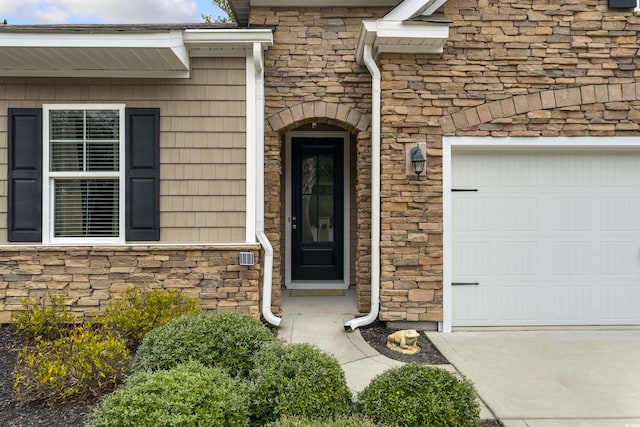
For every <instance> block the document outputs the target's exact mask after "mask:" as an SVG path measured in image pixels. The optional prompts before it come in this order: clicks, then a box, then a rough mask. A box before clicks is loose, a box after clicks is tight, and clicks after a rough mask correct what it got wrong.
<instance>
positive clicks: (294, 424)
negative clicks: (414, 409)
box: [266, 416, 391, 427]
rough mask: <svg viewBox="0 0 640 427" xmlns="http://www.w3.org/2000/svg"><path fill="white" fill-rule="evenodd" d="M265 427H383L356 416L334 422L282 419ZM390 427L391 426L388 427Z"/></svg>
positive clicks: (296, 418)
mask: <svg viewBox="0 0 640 427" xmlns="http://www.w3.org/2000/svg"><path fill="white" fill-rule="evenodd" d="M266 427H384V426H382V425H381V424H377V423H374V422H373V421H371V420H369V419H367V418H364V417H358V416H352V417H348V418H343V417H340V418H336V419H335V420H314V419H309V418H300V417H283V418H281V419H279V420H278V421H274V422H272V423H269V424H267V426H266ZM388 427H391V426H388Z"/></svg>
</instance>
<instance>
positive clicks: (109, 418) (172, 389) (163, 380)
mask: <svg viewBox="0 0 640 427" xmlns="http://www.w3.org/2000/svg"><path fill="white" fill-rule="evenodd" d="M87 425H88V427H157V426H176V427H177V426H180V427H196V426H197V427H199V426H208V427H223V426H224V427H226V426H238V427H241V426H248V425H249V412H248V401H247V395H246V393H245V390H244V385H242V384H241V383H240V382H239V381H238V380H235V379H233V378H231V377H229V376H228V374H227V373H226V372H224V371H222V370H220V369H217V368H213V367H208V366H203V365H201V364H199V363H196V362H188V363H184V364H180V365H177V366H175V367H174V368H172V369H169V370H163V371H155V372H148V371H143V372H138V373H136V374H134V375H132V376H131V377H129V379H127V381H126V383H125V385H124V387H122V388H120V389H118V390H116V391H115V392H113V393H112V394H110V395H109V396H107V397H106V398H104V399H103V400H102V401H101V402H100V403H99V404H98V405H97V407H96V408H95V409H94V411H93V413H92V414H91V415H90V416H89V422H88V424H87Z"/></svg>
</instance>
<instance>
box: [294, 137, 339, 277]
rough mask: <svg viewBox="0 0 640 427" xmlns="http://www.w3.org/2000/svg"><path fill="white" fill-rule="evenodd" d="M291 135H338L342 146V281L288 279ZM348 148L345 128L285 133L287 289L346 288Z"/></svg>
mask: <svg viewBox="0 0 640 427" xmlns="http://www.w3.org/2000/svg"><path fill="white" fill-rule="evenodd" d="M295 137H306V138H327V137H332V138H342V139H343V146H344V152H343V153H344V159H343V168H344V169H343V171H344V191H343V193H344V196H343V203H344V236H345V238H344V247H343V248H344V269H343V280H342V281H339V280H327V281H323V282H321V283H317V282H314V281H307V280H304V281H292V280H291V227H290V223H291V220H290V219H291V139H292V138H295ZM350 148H351V138H350V134H349V132H347V131H319V132H315V131H293V132H288V133H287V134H286V136H285V158H286V160H285V218H284V229H285V233H284V234H285V274H284V276H285V279H284V285H285V287H286V288H287V289H347V288H348V287H349V282H350V277H351V274H350V273H351V270H350V257H349V255H350V251H349V243H350V240H351V239H350V236H351V234H350V233H351V231H350V226H349V225H350V224H349V222H350V221H349V213H350V209H349V207H350V198H349V188H350V182H351V181H350V179H351V176H350V172H351V171H350V167H349V158H350Z"/></svg>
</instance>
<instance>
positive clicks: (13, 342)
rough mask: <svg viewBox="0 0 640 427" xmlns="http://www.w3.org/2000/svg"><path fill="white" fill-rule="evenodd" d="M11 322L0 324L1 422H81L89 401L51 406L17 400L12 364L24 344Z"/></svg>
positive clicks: (15, 425) (25, 425)
mask: <svg viewBox="0 0 640 427" xmlns="http://www.w3.org/2000/svg"><path fill="white" fill-rule="evenodd" d="M25 344H26V343H25V342H24V341H23V339H22V338H21V337H20V335H18V334H16V333H15V328H14V327H13V325H0V426H4V427H35V426H47V427H71V426H83V425H84V424H85V421H86V419H87V415H88V414H89V411H90V409H91V408H90V405H89V404H69V405H64V406H61V407H57V408H56V407H50V406H47V405H43V404H41V403H36V402H34V403H29V404H26V405H20V404H18V402H17V400H16V394H15V392H14V391H13V367H14V365H15V362H16V356H17V354H18V351H19V350H20V349H22V348H23V347H24V346H25Z"/></svg>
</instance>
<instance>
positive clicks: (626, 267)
mask: <svg viewBox="0 0 640 427" xmlns="http://www.w3.org/2000/svg"><path fill="white" fill-rule="evenodd" d="M639 244H640V242H636V241H621V242H620V241H618V242H601V243H600V245H599V246H600V253H599V258H600V263H599V264H600V274H601V275H602V276H608V277H607V278H610V277H611V276H629V278H631V279H633V278H635V277H636V276H637V275H638V273H639V272H640V263H639V261H640V250H638V245H639Z"/></svg>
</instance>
